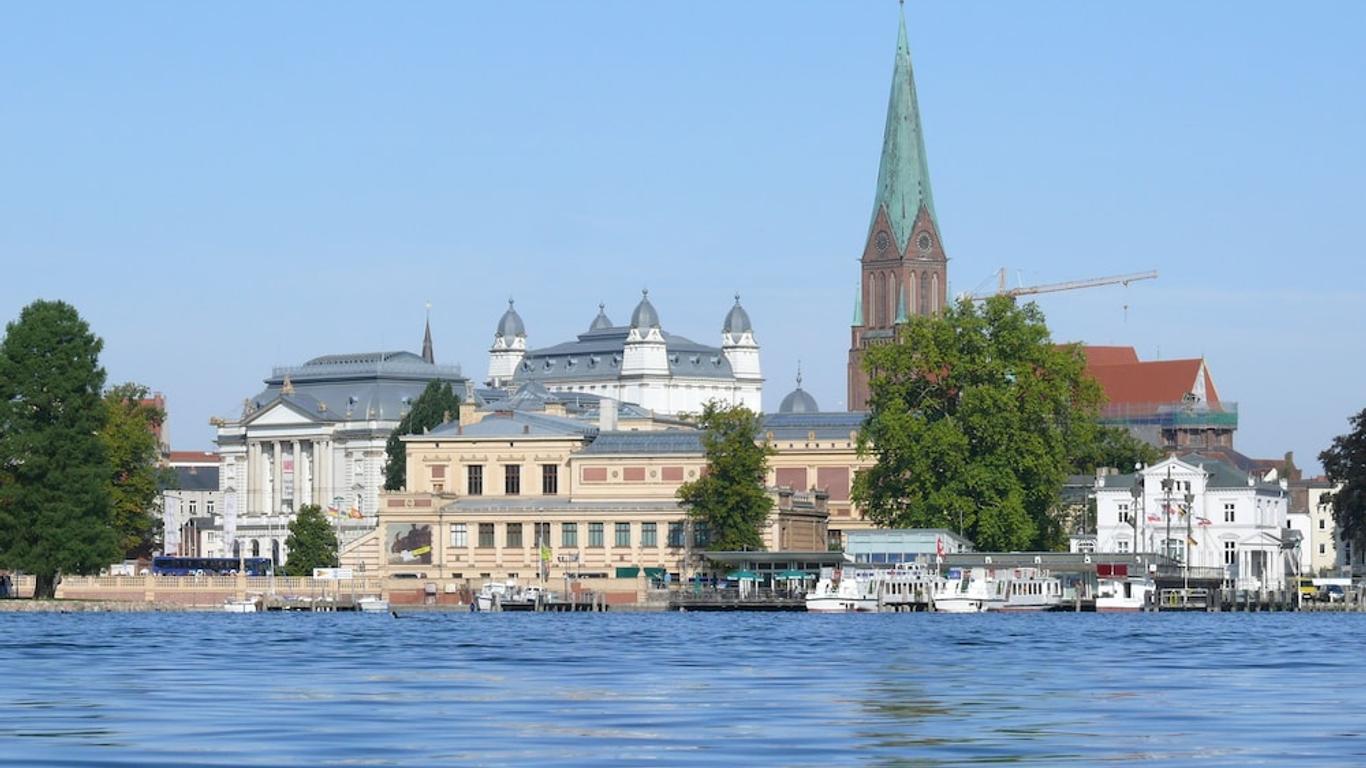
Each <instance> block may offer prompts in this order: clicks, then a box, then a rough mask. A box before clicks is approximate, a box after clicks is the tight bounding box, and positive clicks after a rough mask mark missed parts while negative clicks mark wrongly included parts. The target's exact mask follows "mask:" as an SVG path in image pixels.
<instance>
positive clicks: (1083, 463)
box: [1072, 425, 1162, 475]
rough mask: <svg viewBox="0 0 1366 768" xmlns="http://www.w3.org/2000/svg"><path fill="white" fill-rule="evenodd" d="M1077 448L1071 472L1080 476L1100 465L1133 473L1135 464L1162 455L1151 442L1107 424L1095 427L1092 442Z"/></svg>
mask: <svg viewBox="0 0 1366 768" xmlns="http://www.w3.org/2000/svg"><path fill="white" fill-rule="evenodd" d="M1074 451H1075V455H1074V456H1073V457H1072V472H1073V473H1074V474H1079V475H1085V474H1090V473H1092V472H1095V471H1096V470H1097V469H1098V468H1100V467H1110V468H1113V469H1118V470H1120V471H1121V472H1130V471H1132V470H1133V469H1134V465H1136V464H1145V465H1147V464H1154V463H1156V462H1157V461H1158V460H1159V459H1161V458H1162V452H1161V451H1159V450H1157V447H1156V446H1154V445H1153V444H1152V443H1146V442H1144V441H1142V440H1139V439H1138V438H1137V437H1134V436H1133V434H1132V433H1131V432H1129V430H1127V429H1124V428H1123V427H1112V426H1105V425H1102V426H1100V427H1097V428H1096V431H1095V435H1094V438H1093V439H1092V440H1091V442H1090V444H1089V445H1086V444H1082V445H1077V446H1074Z"/></svg>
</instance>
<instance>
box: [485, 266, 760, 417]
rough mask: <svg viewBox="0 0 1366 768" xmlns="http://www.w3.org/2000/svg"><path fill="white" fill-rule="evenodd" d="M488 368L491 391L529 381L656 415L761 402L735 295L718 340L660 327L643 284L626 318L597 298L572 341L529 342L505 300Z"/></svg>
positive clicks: (750, 342) (755, 353) (750, 341)
mask: <svg viewBox="0 0 1366 768" xmlns="http://www.w3.org/2000/svg"><path fill="white" fill-rule="evenodd" d="M488 371H489V373H488V378H487V380H486V382H485V383H486V384H487V385H488V386H489V387H490V388H492V389H495V390H504V391H510V390H511V389H513V388H515V387H517V386H518V385H521V384H525V383H528V382H536V383H538V384H541V385H542V386H544V387H545V388H546V389H547V390H548V391H551V392H580V393H585V394H589V395H595V396H598V397H606V398H611V399H613V400H620V401H623V402H628V403H635V404H636V405H639V406H640V407H642V408H644V409H646V410H648V411H653V412H654V413H657V414H661V415H677V414H681V413H697V412H699V411H701V410H702V406H704V405H705V404H706V403H708V402H710V401H719V402H722V403H726V404H733V405H744V406H746V407H748V408H750V409H751V410H754V411H760V410H762V407H763V404H762V400H763V385H764V378H763V374H762V372H761V370H760V367H759V344H758V342H757V341H756V340H755V335H754V326H753V325H752V324H751V323H750V319H749V313H747V312H746V311H745V309H744V307H742V306H741V305H740V297H739V296H736V297H735V304H734V306H732V307H731V308H730V310H729V311H728V312H726V314H725V319H724V322H723V323H722V324H721V345H720V346H719V347H713V346H709V345H706V344H701V343H698V342H696V341H692V340H691V339H687V338H684V337H683V336H679V335H678V334H675V333H670V332H669V331H666V330H664V325H663V323H662V322H661V321H660V315H659V312H658V311H657V310H656V309H655V306H654V304H653V303H652V302H651V301H650V296H649V292H648V291H646V292H643V294H642V296H641V298H640V302H639V303H638V304H636V307H635V309H634V310H633V311H632V312H631V319H630V322H629V323H627V324H625V325H618V324H616V323H614V322H612V320H611V318H609V317H608V316H607V312H606V308H605V307H604V306H603V305H599V306H598V314H597V316H596V317H594V318H593V320H592V322H591V323H589V325H588V330H586V331H584V332H583V333H580V334H579V335H578V337H577V338H576V339H574V340H573V341H566V342H562V343H559V344H554V345H552V346H548V347H541V348H538V349H529V348H528V347H527V330H526V325H525V324H524V323H523V322H522V317H521V315H519V314H518V313H517V309H516V307H514V306H513V305H512V302H511V301H509V302H508V308H507V311H506V312H504V313H503V316H502V318H501V319H499V321H498V326H497V329H496V330H495V331H494V335H493V346H492V347H490V349H489V369H488ZM489 396H490V397H496V394H490V395H489Z"/></svg>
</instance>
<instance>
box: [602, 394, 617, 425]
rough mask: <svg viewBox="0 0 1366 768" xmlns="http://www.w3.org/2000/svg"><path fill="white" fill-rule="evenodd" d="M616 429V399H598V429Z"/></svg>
mask: <svg viewBox="0 0 1366 768" xmlns="http://www.w3.org/2000/svg"><path fill="white" fill-rule="evenodd" d="M616 429H617V401H616V400H613V399H612V398H610V397H604V398H602V399H601V400H599V401H598V431H599V432H615V431H616Z"/></svg>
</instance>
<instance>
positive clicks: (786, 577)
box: [773, 571, 812, 581]
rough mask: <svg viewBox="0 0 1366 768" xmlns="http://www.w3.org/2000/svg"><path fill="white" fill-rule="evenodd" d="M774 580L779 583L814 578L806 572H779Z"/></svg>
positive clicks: (774, 576) (774, 575)
mask: <svg viewBox="0 0 1366 768" xmlns="http://www.w3.org/2000/svg"><path fill="white" fill-rule="evenodd" d="M773 578H775V579H777V580H778V581H802V580H805V579H809V578H812V576H811V574H809V573H807V572H806V571H779V572H778V573H775V574H773Z"/></svg>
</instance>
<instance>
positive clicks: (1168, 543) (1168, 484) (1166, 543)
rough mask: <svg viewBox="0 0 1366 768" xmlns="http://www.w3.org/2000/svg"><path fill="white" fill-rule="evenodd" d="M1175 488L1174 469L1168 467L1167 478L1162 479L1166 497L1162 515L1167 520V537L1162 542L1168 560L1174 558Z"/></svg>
mask: <svg viewBox="0 0 1366 768" xmlns="http://www.w3.org/2000/svg"><path fill="white" fill-rule="evenodd" d="M1175 486H1176V481H1174V480H1172V468H1171V467H1167V476H1166V477H1164V478H1163V479H1162V492H1163V493H1164V494H1165V495H1166V503H1165V504H1164V505H1163V506H1162V514H1163V515H1164V516H1166V518H1167V537H1166V538H1165V539H1163V541H1162V556H1163V557H1165V558H1167V559H1168V560H1170V559H1171V557H1172V488H1174V487H1175Z"/></svg>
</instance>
